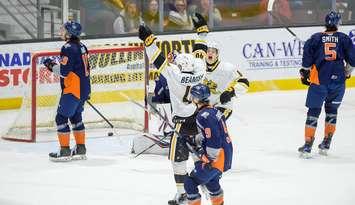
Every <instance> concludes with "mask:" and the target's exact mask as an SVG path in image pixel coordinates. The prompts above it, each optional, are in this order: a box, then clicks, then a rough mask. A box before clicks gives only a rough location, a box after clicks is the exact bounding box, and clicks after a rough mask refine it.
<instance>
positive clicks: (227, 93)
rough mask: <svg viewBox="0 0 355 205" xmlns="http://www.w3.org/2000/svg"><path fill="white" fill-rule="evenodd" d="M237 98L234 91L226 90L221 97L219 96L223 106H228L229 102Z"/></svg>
mask: <svg viewBox="0 0 355 205" xmlns="http://www.w3.org/2000/svg"><path fill="white" fill-rule="evenodd" d="M234 96H235V92H234V89H232V90H230V91H229V90H226V91H224V92H223V93H222V94H221V95H220V96H219V101H220V102H221V104H222V105H223V104H226V103H227V102H229V101H231V99H232V97H234Z"/></svg>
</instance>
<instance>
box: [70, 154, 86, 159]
mask: <svg viewBox="0 0 355 205" xmlns="http://www.w3.org/2000/svg"><path fill="white" fill-rule="evenodd" d="M72 160H87V157H86V155H80V154H78V155H74V156H72Z"/></svg>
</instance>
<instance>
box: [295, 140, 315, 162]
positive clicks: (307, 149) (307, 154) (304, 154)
mask: <svg viewBox="0 0 355 205" xmlns="http://www.w3.org/2000/svg"><path fill="white" fill-rule="evenodd" d="M311 151H312V143H309V142H306V143H305V144H304V145H303V146H302V147H300V148H298V152H299V153H300V157H301V158H305V159H309V158H311V157H312V154H311Z"/></svg>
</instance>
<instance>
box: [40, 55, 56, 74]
mask: <svg viewBox="0 0 355 205" xmlns="http://www.w3.org/2000/svg"><path fill="white" fill-rule="evenodd" d="M43 65H44V66H46V68H47V69H48V70H49V71H51V72H53V66H54V65H57V63H56V62H55V61H54V60H53V59H51V58H46V59H44V61H43Z"/></svg>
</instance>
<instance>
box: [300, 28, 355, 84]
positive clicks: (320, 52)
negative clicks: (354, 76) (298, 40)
mask: <svg viewBox="0 0 355 205" xmlns="http://www.w3.org/2000/svg"><path fill="white" fill-rule="evenodd" d="M344 61H346V62H347V63H349V64H350V65H351V66H352V67H354V66H355V49H354V46H353V44H352V41H351V39H350V38H349V36H347V35H346V34H344V33H342V32H320V33H315V34H313V35H312V36H311V38H310V39H308V40H307V41H306V43H305V45H304V48H303V58H302V66H303V67H304V68H306V69H310V70H311V71H310V82H311V83H313V84H316V85H320V84H322V85H323V84H329V83H331V82H335V83H344V81H345V66H344Z"/></svg>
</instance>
